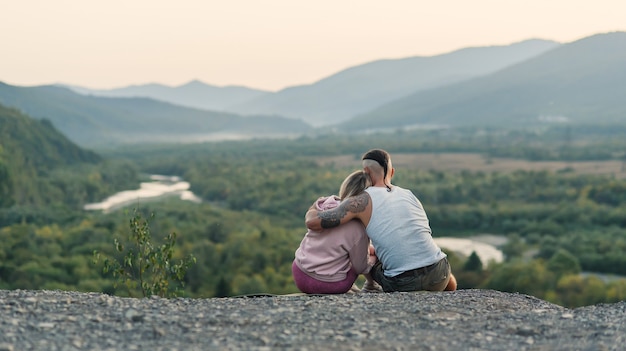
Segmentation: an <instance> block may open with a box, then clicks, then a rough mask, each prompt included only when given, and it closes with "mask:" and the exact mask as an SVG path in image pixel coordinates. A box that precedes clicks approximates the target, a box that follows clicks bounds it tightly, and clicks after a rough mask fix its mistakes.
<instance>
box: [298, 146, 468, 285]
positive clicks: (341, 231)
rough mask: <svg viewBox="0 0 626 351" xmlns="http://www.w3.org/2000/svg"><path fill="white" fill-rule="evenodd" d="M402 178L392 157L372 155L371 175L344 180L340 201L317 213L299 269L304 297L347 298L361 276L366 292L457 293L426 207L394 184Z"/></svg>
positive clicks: (309, 216) (366, 164)
mask: <svg viewBox="0 0 626 351" xmlns="http://www.w3.org/2000/svg"><path fill="white" fill-rule="evenodd" d="M394 171H395V170H394V168H393V166H392V163H391V157H390V156H389V154H388V153H387V152H386V151H384V150H380V149H374V150H370V151H369V152H367V153H366V154H365V155H364V156H363V171H356V172H354V173H352V174H350V175H349V176H348V177H347V178H346V179H345V180H344V182H343V183H342V185H341V188H340V192H339V197H337V196H330V197H323V198H320V199H318V200H317V201H316V202H315V203H314V204H313V206H311V208H310V209H309V211H308V212H307V213H306V226H307V228H308V229H309V230H308V232H307V234H306V235H305V237H304V239H303V240H302V242H301V243H300V247H299V248H298V249H297V250H296V254H295V260H294V262H293V265H292V272H293V277H294V281H295V283H296V286H297V287H298V289H300V291H302V292H304V293H308V294H341V293H345V292H348V291H350V290H351V289H353V288H352V286H353V284H354V282H355V281H356V279H357V277H358V275H359V274H363V275H364V276H365V279H366V281H365V284H364V286H363V288H364V290H366V291H372V290H374V291H376V290H383V291H385V292H392V291H419V290H430V291H442V290H456V279H455V278H454V276H453V275H452V273H451V270H450V265H449V263H448V260H447V258H446V254H445V253H444V252H443V251H441V249H440V248H439V247H438V246H437V244H435V242H434V240H433V238H432V235H431V230H430V225H429V223H428V218H427V216H426V212H425V211H424V208H423V207H422V204H421V203H420V201H419V200H418V199H417V198H416V197H415V195H414V194H413V193H412V192H411V191H410V190H407V189H403V188H400V187H398V186H395V185H392V184H391V178H392V177H393V174H394ZM370 242H371V245H370Z"/></svg>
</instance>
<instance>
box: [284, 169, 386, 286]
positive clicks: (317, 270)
mask: <svg viewBox="0 0 626 351" xmlns="http://www.w3.org/2000/svg"><path fill="white" fill-rule="evenodd" d="M370 185H371V182H370V180H369V176H368V175H367V174H365V173H364V172H363V171H355V172H353V173H352V174H350V175H349V176H348V177H347V178H346V179H345V180H344V181H343V183H342V184H341V187H340V189H339V196H335V195H332V196H327V197H321V198H319V199H318V200H317V201H316V202H315V204H314V205H313V206H314V207H315V208H316V209H318V210H326V209H331V208H335V207H337V206H338V205H339V203H340V202H341V200H343V199H345V198H347V197H349V196H353V195H357V194H360V193H361V192H363V191H364V190H365V188H367V187H368V186H370ZM375 262H376V258H375V256H373V255H370V240H369V238H368V237H367V234H366V233H365V227H364V226H363V224H362V223H361V221H359V220H354V221H350V222H348V223H346V224H343V225H341V226H339V227H336V228H332V229H325V230H323V232H316V231H312V230H309V231H308V232H307V233H306V235H305V236H304V238H303V239H302V242H301V243H300V247H299V248H298V249H297V250H296V254H295V259H294V261H293V264H292V266H291V270H292V274H293V279H294V281H295V283H296V286H297V287H298V289H300V291H302V292H304V293H307V294H343V293H346V292H348V291H350V290H352V291H354V290H358V288H352V286H353V284H354V282H355V281H356V279H357V278H358V276H359V274H363V275H364V276H365V279H366V282H365V284H364V289H365V290H367V291H376V290H379V289H378V288H379V286H378V285H377V284H376V283H375V282H374V281H373V280H372V278H371V276H370V275H369V271H370V269H371V267H372V265H374V263H375Z"/></svg>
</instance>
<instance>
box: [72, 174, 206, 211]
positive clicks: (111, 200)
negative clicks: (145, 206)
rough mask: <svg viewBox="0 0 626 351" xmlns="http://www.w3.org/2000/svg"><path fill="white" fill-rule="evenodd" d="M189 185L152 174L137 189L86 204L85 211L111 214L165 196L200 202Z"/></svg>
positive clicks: (177, 178) (170, 177)
mask: <svg viewBox="0 0 626 351" xmlns="http://www.w3.org/2000/svg"><path fill="white" fill-rule="evenodd" d="M189 188H190V184H189V183H188V182H185V181H183V180H182V179H181V178H180V177H178V176H164V175H158V174H153V175H151V176H150V181H149V182H142V183H140V184H139V189H135V190H125V191H120V192H119V193H117V194H114V195H111V196H109V197H108V198H106V199H104V201H102V202H98V203H92V204H86V205H85V206H84V209H85V210H87V211H103V212H111V211H114V210H116V209H119V208H122V207H125V206H129V205H132V204H136V203H140V202H147V201H155V200H158V199H160V198H163V197H166V196H178V197H180V199H181V200H186V201H192V202H195V203H200V202H202V199H200V198H199V197H198V196H196V195H195V194H194V193H193V192H191V191H190V190H189Z"/></svg>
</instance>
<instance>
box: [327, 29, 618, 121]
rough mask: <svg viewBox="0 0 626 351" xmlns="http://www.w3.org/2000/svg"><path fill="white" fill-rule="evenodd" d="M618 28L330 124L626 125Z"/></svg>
mask: <svg viewBox="0 0 626 351" xmlns="http://www.w3.org/2000/svg"><path fill="white" fill-rule="evenodd" d="M625 101H626V33H625V32H614V33H607V34H598V35H594V36H591V37H588V38H584V39H581V40H578V41H575V42H572V43H568V44H564V45H562V46H560V47H558V48H555V49H554V50H551V51H548V52H546V53H544V54H542V55H539V56H537V57H534V58H532V59H529V60H527V61H524V62H520V63H518V64H516V65H513V66H510V67H508V68H505V69H503V70H500V71H498V72H495V73H493V74H490V75H486V76H482V77H477V78H474V79H472V80H468V81H464V82H460V83H457V84H453V85H448V86H444V87H440V88H437V89H431V90H426V91H421V92H417V93H415V94H412V95H410V96H407V97H404V98H402V99H398V100H396V101H393V102H391V103H389V104H386V105H383V106H381V107H379V108H377V109H374V110H373V111H371V112H368V113H364V114H361V115H359V116H356V117H354V118H353V119H351V120H349V121H347V122H345V123H342V124H340V125H338V127H339V128H340V129H343V130H358V129H361V130H362V129H377V128H399V127H406V126H414V125H422V126H429V125H430V126H436V125H447V126H492V127H493V126H507V127H513V126H515V127H520V126H530V125H536V124H540V123H558V122H571V123H587V124H611V123H620V124H624V123H626V103H625Z"/></svg>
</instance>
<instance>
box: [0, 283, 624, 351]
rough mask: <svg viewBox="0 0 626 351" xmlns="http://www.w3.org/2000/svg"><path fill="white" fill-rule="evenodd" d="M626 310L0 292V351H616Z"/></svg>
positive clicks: (443, 298)
mask: <svg viewBox="0 0 626 351" xmlns="http://www.w3.org/2000/svg"><path fill="white" fill-rule="evenodd" d="M625 343H626V302H620V303H616V304H601V305H594V306H587V307H581V308H576V309H567V308H563V307H560V306H557V305H554V304H550V303H548V302H545V301H543V300H540V299H537V298H534V297H531V296H528V295H523V294H508V293H502V292H498V291H493V290H458V291H455V292H442V293H432V292H415V293H390V294H385V293H378V294H373V293H369V294H368V293H360V294H346V295H325V296H319V295H315V296H311V295H309V296H306V295H305V296H302V295H300V296H255V297H233V298H211V299H189V298H177V299H162V298H156V297H153V298H148V299H133V298H120V297H113V296H109V295H104V294H99V293H78V292H62V291H26V290H14V291H7V290H0V351H18V350H20V351H21V350H51V351H53V350H181V351H182V350H331V349H332V350H364V351H368V350H498V351H499V350H626V345H625Z"/></svg>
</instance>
